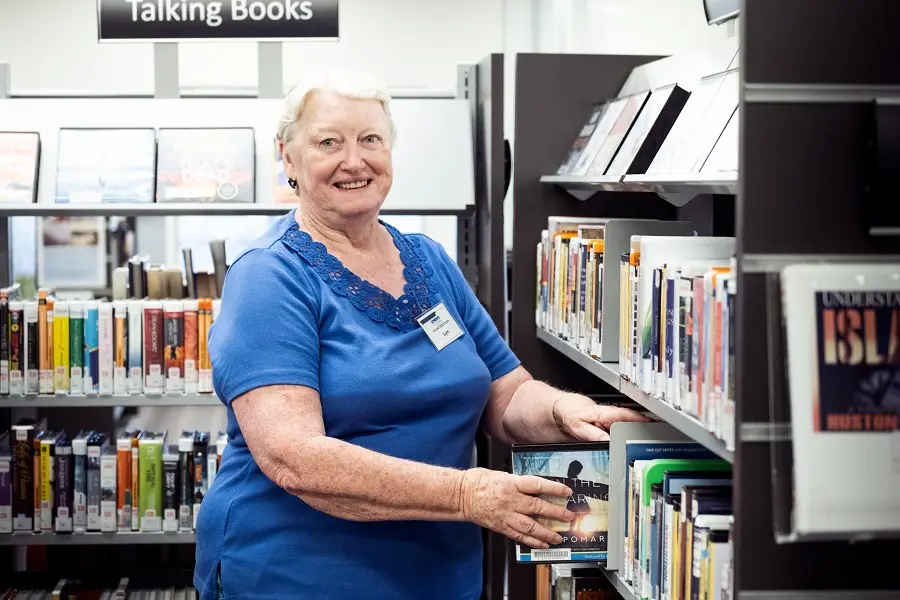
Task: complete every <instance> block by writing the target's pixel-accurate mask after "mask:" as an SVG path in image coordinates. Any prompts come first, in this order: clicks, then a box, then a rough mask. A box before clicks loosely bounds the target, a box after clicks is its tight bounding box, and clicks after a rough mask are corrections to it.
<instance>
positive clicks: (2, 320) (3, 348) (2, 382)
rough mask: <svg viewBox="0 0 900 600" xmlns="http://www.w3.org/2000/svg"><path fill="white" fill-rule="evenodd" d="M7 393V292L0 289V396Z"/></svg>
mask: <svg viewBox="0 0 900 600" xmlns="http://www.w3.org/2000/svg"><path fill="white" fill-rule="evenodd" d="M8 394H9V292H8V291H6V290H5V289H4V290H0V396H6V395H8Z"/></svg>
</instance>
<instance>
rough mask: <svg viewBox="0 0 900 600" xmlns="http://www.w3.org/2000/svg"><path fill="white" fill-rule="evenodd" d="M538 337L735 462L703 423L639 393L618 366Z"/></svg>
mask: <svg viewBox="0 0 900 600" xmlns="http://www.w3.org/2000/svg"><path fill="white" fill-rule="evenodd" d="M537 337H538V339H539V340H541V341H542V342H544V343H546V344H548V345H550V346H552V347H553V348H554V349H555V350H556V351H557V352H560V353H562V354H563V355H565V356H566V357H567V358H569V359H570V360H571V361H572V362H575V363H577V364H578V365H580V366H581V367H583V368H585V369H587V370H588V371H590V372H591V373H592V374H593V375H595V376H596V377H598V378H599V379H601V380H603V381H604V382H606V383H608V384H609V385H611V386H613V387H614V388H615V389H616V390H618V391H620V392H621V393H623V394H625V395H626V396H628V397H629V398H631V399H632V400H634V401H635V402H637V403H638V404H640V405H641V406H643V407H644V408H646V409H647V410H649V411H650V412H652V413H653V414H655V415H656V416H657V417H659V418H660V419H662V420H663V421H666V422H667V423H669V424H670V425H672V426H673V427H675V428H676V429H678V430H679V431H681V433H683V434H685V435H686V436H688V437H689V438H691V439H692V440H694V441H695V442H698V443H700V444H703V445H704V446H706V447H707V448H709V449H710V450H712V451H713V452H715V453H716V454H718V455H719V456H720V457H722V458H723V459H725V460H727V461H729V462H734V453H733V452H732V451H731V450H729V449H728V448H727V447H726V445H725V442H724V441H722V440H720V439H719V438H717V437H716V436H715V435H713V434H712V433H711V432H710V431H709V430H707V429H706V427H705V426H704V425H703V423H701V422H700V421H698V420H697V419H695V418H693V417H691V416H690V415H687V414H685V413H683V412H682V411H680V410H678V409H676V408H674V407H673V406H672V405H670V404H668V403H666V402H664V401H662V400H659V399H658V398H654V397H653V396H651V395H650V394H648V393H646V392H643V391H641V389H640V388H639V387H638V386H636V385H635V384H633V383H631V382H630V381H626V380H624V379H622V377H621V376H620V375H619V372H618V370H617V366H618V365H616V364H613V363H605V362H601V361H599V360H596V359H594V358H592V357H591V356H589V355H588V354H587V353H585V352H582V351H581V350H579V349H578V348H576V347H575V346H573V345H572V344H570V343H569V342H567V341H565V340H563V339H561V338H559V337H557V336H556V335H554V334H552V333H550V332H549V331H546V330H544V329H541V328H538V329H537Z"/></svg>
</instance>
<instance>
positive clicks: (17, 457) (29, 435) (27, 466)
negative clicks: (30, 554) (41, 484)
mask: <svg viewBox="0 0 900 600" xmlns="http://www.w3.org/2000/svg"><path fill="white" fill-rule="evenodd" d="M33 440H34V432H33V431H25V430H18V429H17V430H16V432H15V439H14V440H12V449H13V464H12V467H13V500H12V513H13V530H14V531H31V530H32V528H33V519H34V475H35V473H34V441H33Z"/></svg>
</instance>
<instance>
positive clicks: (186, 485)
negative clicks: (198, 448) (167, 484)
mask: <svg viewBox="0 0 900 600" xmlns="http://www.w3.org/2000/svg"><path fill="white" fill-rule="evenodd" d="M192 444H193V442H192ZM179 446H181V445H180V444H179ZM191 447H192V446H191ZM178 471H179V488H180V489H179V492H180V493H179V498H178V504H179V511H178V528H179V529H180V530H181V531H191V530H192V529H193V527H194V521H193V506H194V453H193V452H192V450H188V449H186V447H179V449H178Z"/></svg>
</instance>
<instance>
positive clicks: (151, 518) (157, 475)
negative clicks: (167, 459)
mask: <svg viewBox="0 0 900 600" xmlns="http://www.w3.org/2000/svg"><path fill="white" fill-rule="evenodd" d="M140 469H141V490H140V493H141V506H140V510H141V531H160V530H162V515H163V473H162V470H163V465H162V443H159V442H157V441H155V440H154V441H151V442H146V443H141V444H140Z"/></svg>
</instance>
